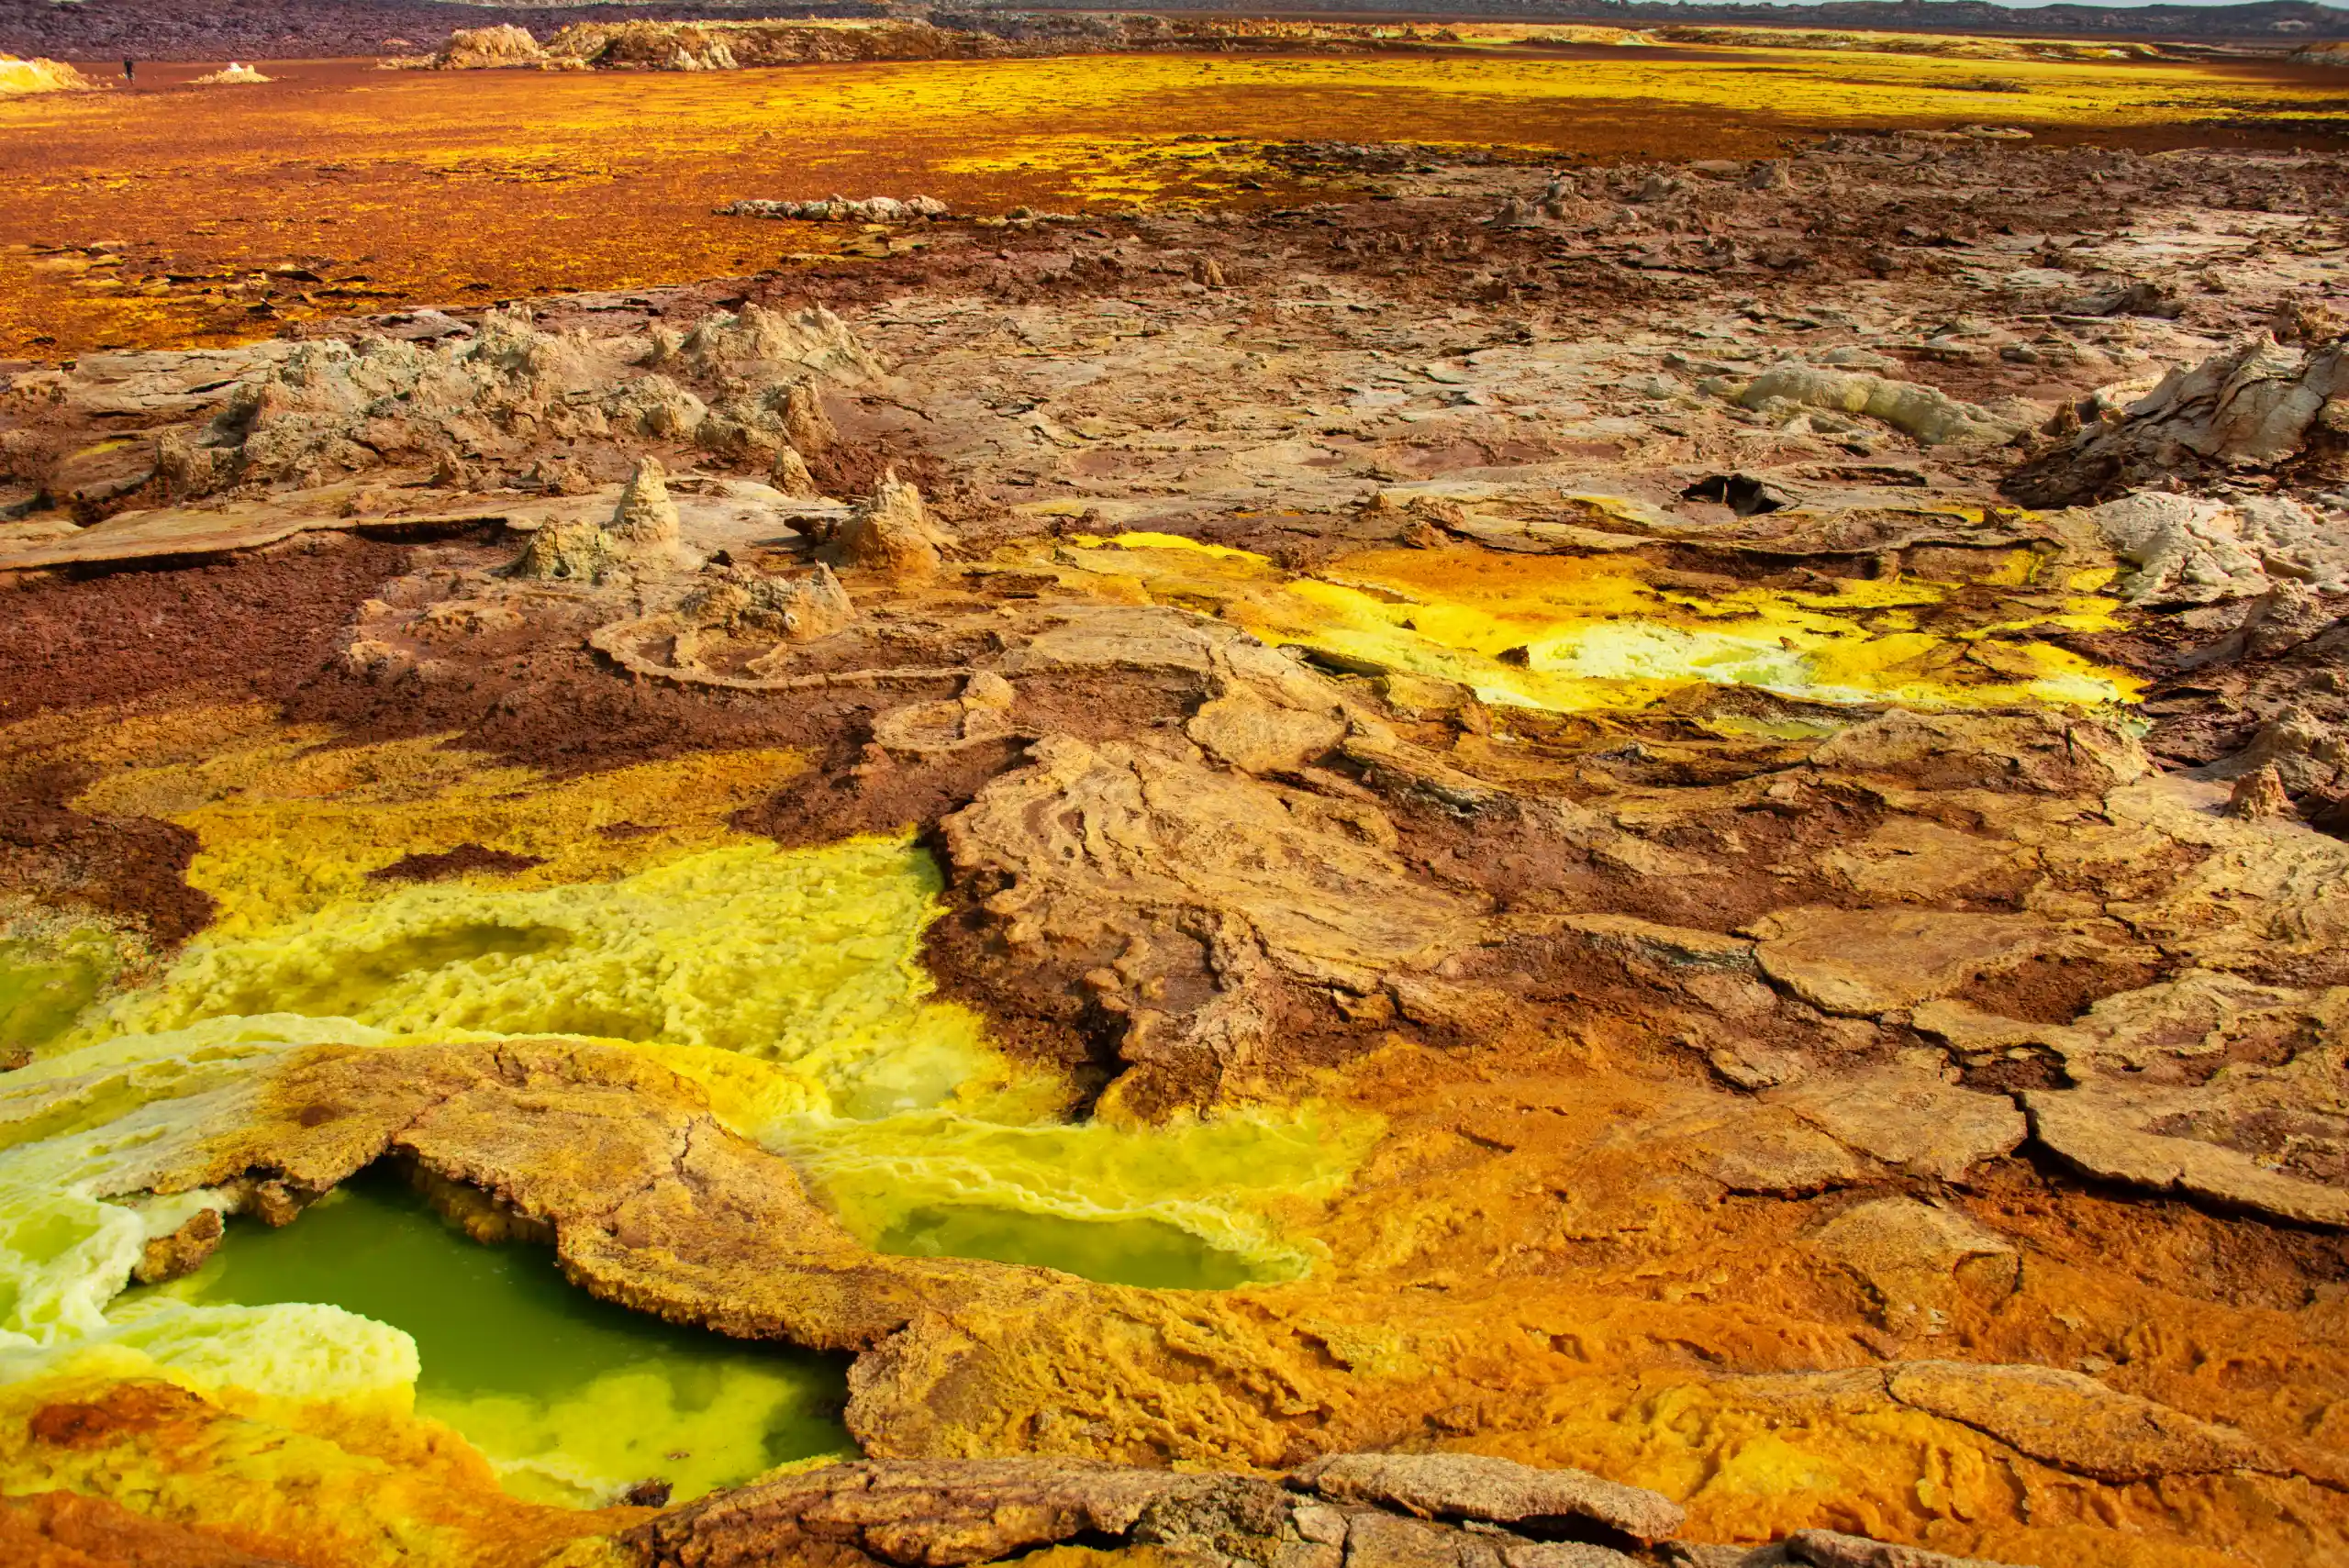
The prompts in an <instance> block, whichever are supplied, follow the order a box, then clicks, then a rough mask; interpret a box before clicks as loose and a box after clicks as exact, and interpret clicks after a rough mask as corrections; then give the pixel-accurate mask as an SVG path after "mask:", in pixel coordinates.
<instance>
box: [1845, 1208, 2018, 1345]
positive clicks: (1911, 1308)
mask: <svg viewBox="0 0 2349 1568" xmlns="http://www.w3.org/2000/svg"><path fill="white" fill-rule="evenodd" d="M1810 1240H1811V1244H1812V1245H1814V1246H1816V1247H1817V1248H1818V1249H1819V1250H1820V1251H1821V1252H1823V1253H1825V1254H1826V1255H1827V1256H1828V1257H1830V1258H1831V1259H1833V1260H1834V1261H1835V1262H1836V1263H1838V1264H1839V1265H1841V1266H1842V1268H1844V1269H1846V1270H1848V1271H1849V1272H1850V1273H1852V1275H1853V1276H1854V1278H1856V1279H1858V1280H1859V1281H1860V1283H1861V1284H1864V1285H1865V1286H1866V1287H1867V1289H1868V1290H1869V1292H1870V1293H1871V1294H1872V1295H1873V1296H1875V1297H1876V1302H1877V1304H1878V1306H1879V1308H1880V1310H1879V1315H1878V1321H1880V1322H1882V1323H1883V1324H1884V1325H1885V1326H1886V1327H1887V1328H1888V1329H1893V1330H1894V1331H1895V1332H1920V1331H1922V1332H1932V1331H1933V1330H1934V1329H1935V1326H1936V1324H1937V1322H1939V1321H1943V1320H1946V1318H1947V1317H1948V1309H1949V1308H1950V1307H1953V1306H1954V1299H1953V1298H1954V1296H1956V1295H1957V1293H1958V1292H1959V1291H1960V1289H1961V1288H1962V1286H1961V1276H1965V1275H1976V1276H1982V1277H1985V1278H1987V1279H1988V1280H1991V1281H1993V1282H2001V1281H2002V1282H2003V1283H2008V1284H2010V1283H2011V1281H2012V1279H2013V1274H2014V1266H2015V1261H2016V1253H2015V1248H2014V1244H2013V1243H2012V1242H2010V1241H2008V1240H2006V1239H2004V1238H2003V1237H1999V1236H1996V1235H1993V1234H1991V1233H1990V1232H1989V1231H1987V1230H1985V1229H1983V1228H1982V1227H1981V1226H1979V1225H1976V1224H1975V1223H1974V1222H1973V1221H1972V1220H1970V1219H1968V1218H1965V1216H1964V1215H1963V1214H1960V1213H1957V1212H1955V1211H1954V1210H1952V1209H1948V1208H1943V1207H1935V1206H1934V1205H1932V1204H1926V1203H1920V1202H1919V1201H1918V1200H1917V1199H1915V1198H1910V1197H1882V1198H1871V1199H1869V1200H1867V1201H1866V1202H1865V1203H1860V1204H1855V1205H1854V1206H1853V1207H1850V1208H1847V1209H1844V1210H1843V1211H1842V1212H1841V1213H1840V1214H1837V1215H1835V1216H1834V1217H1833V1218H1831V1219H1829V1220H1828V1221H1827V1222H1826V1223H1825V1224H1824V1225H1821V1226H1820V1228H1819V1229H1817V1230H1816V1231H1814V1232H1812V1234H1811V1237H1810Z"/></svg>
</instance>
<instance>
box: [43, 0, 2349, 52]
mask: <svg viewBox="0 0 2349 1568" xmlns="http://www.w3.org/2000/svg"><path fill="white" fill-rule="evenodd" d="M1134 8H1135V9H1150V10H1154V11H1158V12H1162V13H1164V12H1175V11H1188V12H1197V13H1202V14H1220V15H1226V16H1264V15H1266V14H1272V15H1277V16H1309V15H1321V16H1330V17H1339V16H1348V15H1351V16H1364V15H1373V14H1384V15H1392V16H1397V17H1401V16H1410V17H1463V18H1468V17H1486V18H1505V19H1512V20H1543V21H1598V22H1606V23H1609V24H1612V25H1614V26H1618V27H1655V26H1663V25H1666V24H1670V23H1675V22H1676V23H1737V24H1742V25H1744V26H1748V27H1782V28H1847V29H1865V30H1872V31H1893V32H1936V33H2003V34H2019V35H2024V36H2034V37H2065V36H2091V37H2119V38H2128V37H2138V38H2146V37H2152V38H2185V39H2213V40H2216V39H2234V40H2274V41H2276V42H2279V43H2281V42H2291V41H2295V40H2298V41H2306V40H2309V39H2321V38H2349V10H2343V9H2338V8H2335V7H2333V6H2319V5H2313V4H2310V0H2261V3H2259V4H2254V5H2245V6H2166V5H2165V6H2081V5H2057V6H2041V7H2036V8H2033V9H2030V10H2019V9H2015V8H2012V7H2009V6H1998V5H1993V4H1990V3H1989V0H1824V3H1822V4H1819V5H1807V6H1770V5H1738V4H1707V3H1698V4H1691V5H1659V4H1650V3H1644V0H1642V3H1634V0H1469V3H1466V4H1455V5H1448V6H1447V5H1440V4H1436V5H1431V4H1430V3H1429V0H1330V3H1327V4H1317V3H1316V0H1275V3H1274V4H1271V5H1264V4H1251V3H1246V0H1192V3H1190V4H1186V5H1182V6H1150V7H1134ZM1115 9H1117V7H1114V6H1102V5H1099V4H1097V3H1094V4H1086V3H1084V0H946V3H941V4H939V5H936V6H925V5H920V4H890V3H888V0H814V3H807V4H797V5H793V4H774V3H769V0H701V3H699V4H694V3H686V4H668V5H633V4H590V5H570V6H532V5H522V4H512V3H499V0H471V3H466V4H451V3H448V0H274V3H273V4H271V5H268V6H227V5H223V4H221V3H220V0H0V50H5V51H7V52H10V53H15V54H22V55H49V56H52V57H55V58H60V59H73V60H85V61H86V60H114V59H118V58H120V57H122V56H124V55H134V56H136V57H138V58H139V59H142V60H224V59H246V58H251V59H259V60H272V59H274V60H284V59H290V58H300V57H305V56H307V57H334V56H347V55H372V54H382V53H386V52H398V51H402V50H415V49H418V48H422V49H427V50H429V49H433V48H437V47H439V45H440V42H441V40H442V39H446V38H447V37H448V35H449V33H450V32H451V30H453V29H455V28H463V27H477V26H479V25H481V23H482V22H483V21H484V13H486V14H487V15H488V16H490V17H496V18H498V19H500V20H506V21H512V22H516V23H518V24H520V25H522V26H524V27H527V28H530V29H531V31H533V32H535V33H537V34H539V35H540V37H544V36H546V35H547V34H549V33H551V32H552V31H554V30H555V29H556V28H562V27H564V26H567V25H569V24H571V23H573V22H581V21H617V20H623V19H638V18H641V19H646V20H655V21H693V20H699V19H709V18H716V17H728V18H749V17H885V16H886V17H908V18H911V17H928V18H929V19H930V20H932V21H934V22H936V23H937V24H938V25H940V26H941V27H950V28H951V27H955V26H957V25H962V26H975V27H980V28H983V29H984V30H987V31H999V30H1000V29H1001V28H1002V27H1003V25H1004V20H1003V19H1004V17H1005V16H1006V15H1007V14H1014V13H1019V12H1040V11H1051V12H1059V13H1063V14H1065V13H1068V12H1073V11H1095V12H1104V11H1112V10H1115Z"/></svg>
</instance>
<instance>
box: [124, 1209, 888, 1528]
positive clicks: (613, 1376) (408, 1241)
mask: <svg viewBox="0 0 2349 1568" xmlns="http://www.w3.org/2000/svg"><path fill="white" fill-rule="evenodd" d="M164 1288H166V1289H169V1290H171V1291H173V1293H174V1294H177V1295H181V1296H184V1297H185V1298H186V1299H189V1300H191V1301H195V1302H198V1303H205V1304H230V1303H234V1304H239V1305H243V1306H249V1307H263V1306H270V1305H273V1304H276V1303H280V1302H317V1303H323V1304H326V1305H328V1306H333V1307H342V1308H343V1309H344V1310H346V1311H350V1312H355V1313H358V1314H360V1315H361V1316H362V1317H366V1318H374V1319H375V1320H376V1321H378V1322H382V1323H387V1324H390V1325H391V1326H392V1327H394V1328H396V1329H402V1330H404V1331H405V1332H406V1333H407V1334H408V1335H409V1336H410V1337H411V1338H413V1339H414V1340H416V1346H417V1354H418V1356H419V1358H420V1359H421V1361H422V1363H423V1372H422V1374H421V1375H420V1376H419V1378H418V1379H417V1413H418V1414H419V1415H423V1416H427V1417H430V1418H435V1419H438V1420H442V1421H446V1422H447V1423H448V1424H449V1425H451V1426H452V1427H454V1428H455V1429H457V1430H458V1431H460V1432H462V1433H463V1434H464V1436H465V1438H466V1439H467V1440H469V1441H471V1442H472V1443H473V1445H474V1446H475V1447H476V1448H479V1449H480V1450H482V1451H483V1452H484V1453H486V1454H487V1455H489V1457H490V1458H491V1460H492V1461H493V1462H495V1463H496V1464H497V1466H498V1468H499V1470H500V1472H501V1473H502V1474H503V1475H504V1476H505V1478H506V1482H507V1488H508V1489H509V1490H511V1491H513V1492H515V1493H517V1494H518V1495H520V1496H525V1497H529V1498H531V1499H533V1500H535V1501H542V1502H554V1503H566V1504H573V1505H583V1506H584V1505H595V1504H601V1503H606V1502H609V1501H611V1500H612V1498H613V1497H614V1496H616V1495H617V1494H618V1492H619V1491H620V1490H622V1489H624V1488H626V1487H628V1486H629V1485H634V1484H635V1483H638V1482H640V1481H650V1480H656V1479H657V1480H662V1481H666V1482H668V1483H669V1484H670V1485H672V1487H673V1488H674V1496H675V1497H677V1498H678V1499H680V1500H682V1499H684V1498H687V1497H693V1496H700V1495H701V1494H703V1493H706V1492H708V1491H711V1490H713V1489H715V1488H717V1487H719V1486H726V1485H735V1484H738V1483H740V1482H742V1481H745V1480H748V1479H749V1478H750V1477H751V1476H753V1475H755V1474H757V1473H759V1472H761V1471H763V1470H765V1469H768V1468H770V1467H772V1466H774V1465H776V1464H780V1463H783V1462H785V1461H788V1460H794V1459H803V1458H806V1457H807V1456H809V1455H813V1454H820V1453H827V1452H833V1451H850V1450H852V1448H853V1444H852V1442H851V1441H850V1440H849V1437H848V1433H847V1431H846V1429H844V1428H843V1427H842V1426H841V1418H840V1411H841V1405H842V1403H843V1402H844V1400H845V1398H846V1394H847V1364H846V1362H845V1360H844V1359H842V1358H839V1357H831V1356H821V1355H816V1354H813V1353H809V1352H806V1351H795V1350H792V1349H789V1348H787V1347H784V1346H774V1345H764V1344H752V1343H746V1342H743V1341H740V1340H728V1339H724V1338H721V1337H719V1336H718V1335H715V1334H710V1333H706V1332H702V1331H699V1330H696V1329H682V1328H678V1327H675V1326H674V1325H671V1324H667V1323H663V1322H662V1321H660V1320H659V1319H657V1318H650V1317H646V1316H643V1315H640V1314H638V1313H633V1312H629V1311H628V1310H627V1309H626V1308H623V1307H615V1306H613V1305H611V1304H610V1303H608V1302H603V1301H598V1300H596V1298H594V1297H593V1296H588V1295H587V1294H586V1293H585V1292H584V1291H582V1290H580V1289H578V1288H576V1287H575V1286H573V1284H570V1283H569V1282H568V1281H566V1280H565V1279H564V1278H563V1277H562V1273H561V1272H560V1271H559V1270H558V1269H557V1268H556V1266H555V1262H554V1259H553V1256H552V1254H551V1251H549V1250H548V1249H546V1248H544V1247H537V1246H530V1245H527V1244H522V1243H509V1244H507V1245H503V1246H484V1245H481V1244H479V1243H477V1242H475V1241H473V1240H471V1239H470V1238H468V1237H467V1236H465V1235H464V1233H463V1232H462V1231H461V1230H459V1229H457V1228H456V1227H455V1226H454V1225H452V1224H451V1223H450V1222H449V1221H447V1220H445V1219H443V1218H441V1217H440V1215H438V1214H436V1213H435V1212H433V1210H432V1209H431V1208H430V1207H429V1206H428V1205H427V1204H426V1203H425V1201H424V1200H423V1198H422V1197H420V1196H418V1195H417V1194H415V1193H414V1192H412V1191H410V1190H409V1189H408V1188H407V1187H406V1185H404V1184H401V1183H400V1182H399V1181H398V1180H397V1179H395V1177H393V1176H391V1175H389V1174H386V1173H372V1172H371V1173H366V1174H364V1175H362V1176H361V1177H359V1178H357V1179H356V1180H354V1181H352V1182H351V1183H348V1184H345V1185H344V1186H342V1187H340V1188H339V1189H337V1190H336V1191H335V1192H333V1193H331V1194H329V1195H328V1196H327V1197H325V1198H324V1199H321V1200H320V1201H319V1202H318V1203H317V1204H315V1205H313V1206H312V1207H310V1208H309V1209H308V1210H306V1212H305V1213H304V1214H303V1215H302V1217H301V1218H299V1219H297V1220H296V1221H295V1222H294V1223H293V1224H291V1225H288V1226H286V1227H284V1228H283V1229H276V1230H273V1229H268V1228H267V1227H265V1226H262V1225H261V1224H259V1223H258V1222H255V1221H251V1220H241V1219H240V1220H236V1221H233V1222H231V1224H230V1226H229V1230H228V1236H227V1237H226V1238H225V1239H224V1240H223V1241H222V1243H221V1245H220V1247H219V1250H218V1251H216V1252H215V1253H214V1254H213V1257H212V1259H211V1260H210V1261H209V1262H207V1263H206V1265H205V1267H204V1268H203V1269H201V1270H199V1271H198V1272H197V1273H195V1274H193V1275H191V1276H190V1277H189V1278H188V1279H186V1280H184V1281H181V1282H178V1283H176V1284H173V1285H170V1286H166V1287H164Z"/></svg>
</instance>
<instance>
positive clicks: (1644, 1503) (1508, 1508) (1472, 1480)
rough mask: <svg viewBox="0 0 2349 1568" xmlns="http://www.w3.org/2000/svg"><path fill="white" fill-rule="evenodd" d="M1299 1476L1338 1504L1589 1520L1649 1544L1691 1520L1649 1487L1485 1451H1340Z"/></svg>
mask: <svg viewBox="0 0 2349 1568" xmlns="http://www.w3.org/2000/svg"><path fill="white" fill-rule="evenodd" d="M1294 1479H1295V1480H1296V1481H1297V1482H1299V1483H1302V1484H1303V1485H1307V1486H1309V1487H1310V1488H1312V1489H1313V1490H1314V1491H1316V1492H1318V1493H1319V1494H1320V1495H1321V1496H1324V1497H1328V1498H1330V1499H1331V1500H1332V1501H1336V1502H1346V1503H1375V1504H1380V1505H1384V1506H1388V1507H1399V1508H1402V1509H1405V1510H1406V1511H1408V1512H1409V1513H1413V1514H1416V1515H1418V1516H1419V1518H1463V1519H1484V1520H1486V1521H1489V1522H1491V1523H1494V1524H1520V1523H1522V1522H1524V1521H1525V1520H1528V1519H1537V1518H1579V1519H1588V1520H1590V1521H1592V1522H1593V1523H1596V1524H1600V1525H1605V1526H1606V1527H1608V1528H1609V1529H1615V1530H1620V1531H1621V1532H1622V1533H1623V1534H1625V1535H1627V1536H1631V1537H1632V1538H1634V1539H1635V1540H1642V1541H1656V1540H1668V1539H1670V1538H1671V1537H1672V1536H1675V1535H1676V1534H1678V1533H1679V1531H1680V1527H1681V1525H1682V1524H1683V1523H1684V1522H1685V1518H1684V1516H1683V1514H1682V1512H1681V1510H1680V1508H1679V1507H1678V1506H1677V1505H1675V1504H1674V1503H1673V1502H1672V1501H1671V1500H1670V1499H1669V1498H1667V1497H1664V1496H1658V1495H1657V1494H1656V1493H1653V1492H1650V1491H1647V1490H1645V1489H1643V1488H1642V1487H1637V1486H1623V1485H1617V1484H1616V1483H1614V1482H1611V1481H1607V1480H1603V1479H1601V1478H1600V1477H1598V1476H1596V1475H1588V1474H1585V1473H1581V1472H1579V1471H1573V1470H1536V1469H1533V1468H1532V1467H1531V1466H1528V1465H1523V1464H1518V1463H1515V1462H1511V1461H1509V1460H1506V1459H1490V1458H1486V1457H1485V1456H1484V1455H1481V1454H1469V1453H1345V1454H1332V1455H1331V1456H1330V1457H1329V1458H1327V1459H1320V1460H1316V1461H1315V1462H1312V1463H1311V1464H1308V1465H1306V1466H1305V1467H1304V1468H1302V1469H1301V1470H1299V1471H1297V1473H1296V1475H1295V1477H1294Z"/></svg>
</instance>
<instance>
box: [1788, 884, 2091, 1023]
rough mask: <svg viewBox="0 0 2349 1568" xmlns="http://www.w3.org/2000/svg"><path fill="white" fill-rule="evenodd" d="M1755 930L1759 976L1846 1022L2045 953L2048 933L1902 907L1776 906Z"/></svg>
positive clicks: (2021, 921)
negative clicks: (1850, 1017)
mask: <svg viewBox="0 0 2349 1568" xmlns="http://www.w3.org/2000/svg"><path fill="white" fill-rule="evenodd" d="M1753 935H1755V936H1757V937H1759V938H1760V939H1761V941H1760V944H1759V945H1758V946H1757V947H1756V948H1755V949H1754V958H1755V961H1756V962H1759V963H1760V964H1761V966H1762V972H1763V973H1765V974H1767V975H1768V976H1769V977H1770V978H1771V979H1773V980H1775V981H1776V982H1777V983H1778V984H1781V985H1783V986H1785V987H1786V988H1787V990H1789V991H1791V992H1793V993H1794V994H1795V995H1798V996H1800V997H1801V998H1802V999H1803V1000H1804V1001H1806V1002H1809V1004H1810V1005H1811V1006H1815V1007H1819V1008H1820V1009H1822V1010H1824V1011H1826V1012H1830V1013H1845V1014H1850V1015H1853V1016H1854V1017H1868V1016H1871V1015H1875V1014H1879V1013H1889V1012H1893V1011H1896V1010H1898V1009H1899V1008H1903V1007H1910V1006H1916V1005H1917V1004H1918V1003H1920V1002H1924V1001H1930V1000H1931V999H1932V998H1933V997H1935V996H1939V995H1945V994H1946V993H1948V992H1949V991H1951V990H1954V989H1955V988H1956V987H1957V986H1958V985H1960V984H1963V983H1964V982H1965V981H1966V980H1967V979H1969V978H1970V977H1972V976H1973V975H1975V974H1976V973H1980V972H1981V971H1982V970H1984V969H1986V968H1994V967H1996V966H1998V965H1999V964H2001V963H2004V962H2009V961H2012V960H2015V959H2019V958H2021V957H2023V956H2024V955H2026V954H2028V953H2032V952H2035V951H2042V950H2043V949H2044V948H2045V947H2046V946H2047V945H2048V943H2049V940H2050V939H2051V937H2052V935H2053V933H2052V932H2051V931H2050V930H2049V929H2047V927H2046V925H2045V924H2044V923H2043V922H2042V921H2039V920H2037V919H2034V918H2032V917H2029V916H2023V915H1969V914H1954V913H1937V912H1930V911H1925V910H1912V909H1902V908H1893V909H1790V910H1781V911H1779V912H1778V913H1776V914H1774V915H1772V916H1770V917H1768V918H1767V919H1766V920H1765V921H1763V922H1761V923H1760V924H1758V925H1757V926H1755V927H1754V928H1753Z"/></svg>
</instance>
